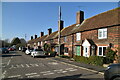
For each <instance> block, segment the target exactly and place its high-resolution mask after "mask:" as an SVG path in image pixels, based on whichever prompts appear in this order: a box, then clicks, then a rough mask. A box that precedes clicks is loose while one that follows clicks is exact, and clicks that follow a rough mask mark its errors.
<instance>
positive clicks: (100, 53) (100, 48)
mask: <svg viewBox="0 0 120 80" xmlns="http://www.w3.org/2000/svg"><path fill="white" fill-rule="evenodd" d="M106 48H107V46H98V56H105V50H106Z"/></svg>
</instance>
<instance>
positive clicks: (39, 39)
mask: <svg viewBox="0 0 120 80" xmlns="http://www.w3.org/2000/svg"><path fill="white" fill-rule="evenodd" d="M46 37H47V35H44V36H42V37H39V38H37V39H36V40H35V41H34V42H40V41H43V40H44V39H45V38H46Z"/></svg>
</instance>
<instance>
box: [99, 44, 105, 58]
mask: <svg viewBox="0 0 120 80" xmlns="http://www.w3.org/2000/svg"><path fill="white" fill-rule="evenodd" d="M100 47H102V55H99V48H100ZM104 47H106V49H107V46H98V56H105V55H104V53H103V51H104V50H103V48H104Z"/></svg>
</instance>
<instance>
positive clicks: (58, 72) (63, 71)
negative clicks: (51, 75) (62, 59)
mask: <svg viewBox="0 0 120 80" xmlns="http://www.w3.org/2000/svg"><path fill="white" fill-rule="evenodd" d="M66 72H67V71H60V72H57V73H66Z"/></svg>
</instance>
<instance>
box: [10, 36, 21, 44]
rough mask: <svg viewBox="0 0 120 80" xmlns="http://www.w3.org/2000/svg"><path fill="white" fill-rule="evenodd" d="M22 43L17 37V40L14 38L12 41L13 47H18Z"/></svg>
mask: <svg viewBox="0 0 120 80" xmlns="http://www.w3.org/2000/svg"><path fill="white" fill-rule="evenodd" d="M20 43H21V41H20V39H19V38H18V37H16V38H13V40H12V41H11V46H13V45H17V44H20Z"/></svg>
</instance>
